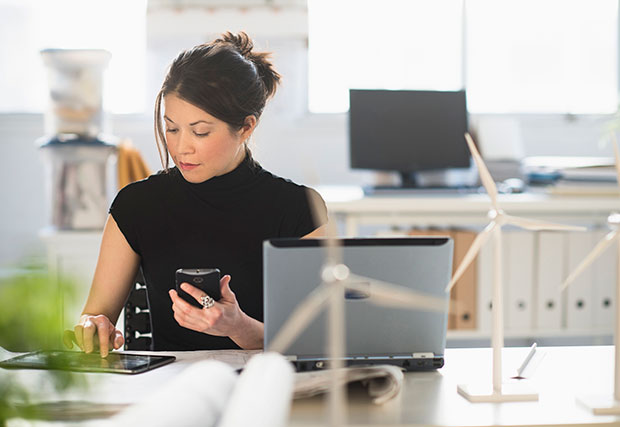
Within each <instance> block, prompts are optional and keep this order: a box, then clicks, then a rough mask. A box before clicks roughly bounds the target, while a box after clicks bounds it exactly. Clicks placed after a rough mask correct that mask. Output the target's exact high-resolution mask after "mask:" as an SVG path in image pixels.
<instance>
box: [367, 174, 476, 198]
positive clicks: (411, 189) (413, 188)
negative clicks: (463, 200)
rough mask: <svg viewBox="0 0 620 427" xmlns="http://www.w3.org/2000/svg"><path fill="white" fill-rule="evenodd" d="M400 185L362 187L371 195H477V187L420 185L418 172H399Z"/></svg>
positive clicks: (435, 184)
mask: <svg viewBox="0 0 620 427" xmlns="http://www.w3.org/2000/svg"><path fill="white" fill-rule="evenodd" d="M399 175H400V185H374V186H366V187H364V194H365V195H367V196H372V195H377V196H378V195H394V196H398V195H403V196H405V195H408V194H412V195H413V194H429V195H432V194H471V193H478V192H479V186H477V185H476V186H469V185H461V186H447V185H441V184H437V183H432V184H430V185H420V177H419V174H418V172H399Z"/></svg>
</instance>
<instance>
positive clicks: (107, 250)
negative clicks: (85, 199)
mask: <svg viewBox="0 0 620 427" xmlns="http://www.w3.org/2000/svg"><path fill="white" fill-rule="evenodd" d="M139 264H140V257H139V255H138V254H136V253H135V252H134V251H133V249H132V248H131V246H129V243H127V240H126V239H125V236H124V235H123V233H122V232H121V230H120V229H119V228H118V225H117V224H116V221H114V218H113V217H112V216H111V215H109V216H108V219H107V221H106V225H105V227H104V229H103V237H102V240H101V248H100V250H99V259H98V260H97V267H96V269H95V275H94V278H93V283H92V285H91V288H90V293H89V295H88V299H87V300H86V304H85V306H84V310H83V311H82V316H81V317H80V321H79V322H78V324H77V325H76V326H75V328H74V333H75V340H76V342H77V344H78V345H79V346H80V348H82V349H83V350H84V351H85V352H87V353H89V352H91V351H92V350H93V348H94V336H95V334H97V335H98V343H99V347H100V351H101V355H102V356H104V357H105V356H106V355H107V353H108V347H112V348H120V346H121V345H122V344H123V337H122V333H121V332H120V331H118V330H117V329H116V328H115V327H114V325H115V324H116V321H117V320H118V316H119V314H120V312H121V310H122V308H123V304H124V303H125V300H126V299H127V296H128V295H129V291H130V290H131V286H132V285H133V283H134V280H135V277H136V273H137V271H138V266H139Z"/></svg>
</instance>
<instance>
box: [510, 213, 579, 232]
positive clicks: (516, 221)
mask: <svg viewBox="0 0 620 427" xmlns="http://www.w3.org/2000/svg"><path fill="white" fill-rule="evenodd" d="M504 218H505V219H506V223H507V224H512V225H516V226H519V227H521V228H525V229H526V230H551V231H554V230H558V231H585V230H586V227H580V226H576V225H564V224H558V223H555V222H548V221H541V220H538V219H529V218H522V217H518V216H512V215H504Z"/></svg>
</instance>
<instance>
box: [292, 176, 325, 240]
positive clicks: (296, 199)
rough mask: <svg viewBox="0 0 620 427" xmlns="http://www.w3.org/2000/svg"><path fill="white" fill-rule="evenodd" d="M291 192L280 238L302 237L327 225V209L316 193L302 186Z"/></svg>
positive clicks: (297, 186)
mask: <svg viewBox="0 0 620 427" xmlns="http://www.w3.org/2000/svg"><path fill="white" fill-rule="evenodd" d="M295 187H296V188H295V189H294V190H295V191H291V196H290V201H289V203H288V204H287V206H288V208H287V209H286V211H285V214H284V217H283V218H282V223H281V227H280V237H303V236H305V235H306V234H308V233H311V232H312V231H314V230H316V229H317V228H319V227H320V226H322V225H324V224H326V223H327V207H326V205H325V201H323V198H322V197H321V196H320V195H319V193H318V192H316V191H315V190H313V189H312V188H308V187H305V186H303V185H295Z"/></svg>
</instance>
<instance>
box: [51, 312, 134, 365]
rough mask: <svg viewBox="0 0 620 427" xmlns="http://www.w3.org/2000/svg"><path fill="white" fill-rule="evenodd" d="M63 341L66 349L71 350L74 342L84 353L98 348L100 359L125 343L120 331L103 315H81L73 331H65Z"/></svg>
mask: <svg viewBox="0 0 620 427" xmlns="http://www.w3.org/2000/svg"><path fill="white" fill-rule="evenodd" d="M95 335H97V338H95ZM63 341H64V343H65V345H66V346H67V347H68V348H73V343H74V342H75V343H76V344H77V345H78V347H80V348H81V349H82V350H83V351H84V352H85V353H91V352H92V351H93V350H94V349H95V348H96V347H98V348H99V351H100V353H101V357H107V355H108V352H109V350H112V349H115V350H116V349H119V348H121V347H122V346H123V344H124V343H125V339H124V338H123V334H122V333H121V331H119V330H118V329H116V327H115V326H114V325H113V324H112V322H110V319H108V318H107V317H106V316H105V315H103V314H99V315H92V314H83V315H82V317H80V321H79V322H78V324H77V325H75V327H74V328H73V331H69V330H67V331H65V333H64V335H63Z"/></svg>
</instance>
